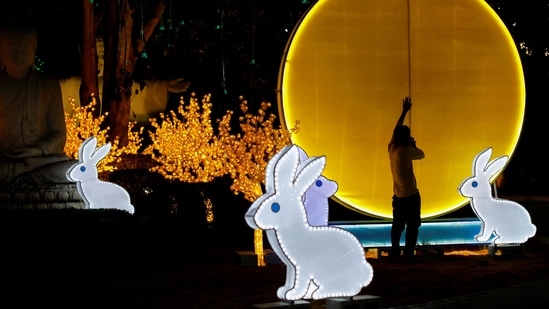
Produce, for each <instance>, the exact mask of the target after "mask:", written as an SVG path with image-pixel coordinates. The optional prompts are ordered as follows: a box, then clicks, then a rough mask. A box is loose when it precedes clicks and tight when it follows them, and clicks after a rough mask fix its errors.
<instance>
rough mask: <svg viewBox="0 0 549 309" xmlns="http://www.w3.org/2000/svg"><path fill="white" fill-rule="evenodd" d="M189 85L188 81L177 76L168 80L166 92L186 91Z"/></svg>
mask: <svg viewBox="0 0 549 309" xmlns="http://www.w3.org/2000/svg"><path fill="white" fill-rule="evenodd" d="M190 86H191V83H190V82H185V81H184V78H177V79H172V80H170V81H168V92H171V93H181V92H185V91H187V89H189V87H190Z"/></svg>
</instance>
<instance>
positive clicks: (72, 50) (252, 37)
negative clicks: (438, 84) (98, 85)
mask: <svg viewBox="0 0 549 309" xmlns="http://www.w3.org/2000/svg"><path fill="white" fill-rule="evenodd" d="M90 1H92V2H93V3H94V6H95V13H96V14H95V15H96V21H97V22H98V27H97V35H98V37H101V36H102V35H103V34H104V31H105V27H104V26H103V25H102V21H103V20H104V19H103V17H102V14H103V11H104V9H105V6H106V4H107V1H108V0H90ZM154 1H156V0H135V1H132V2H131V3H132V5H133V8H134V9H135V13H134V18H135V19H136V21H137V23H138V24H139V22H140V20H141V17H144V18H145V19H146V17H147V13H148V12H149V11H148V8H149V7H150V4H151V3H152V2H154ZM315 2H316V1H315V0H261V1H260V0H230V1H229V0H185V1H175V0H165V3H166V10H165V11H164V15H163V18H162V21H161V23H160V25H159V26H158V27H157V28H156V30H155V34H154V35H153V36H152V38H151V39H150V40H149V41H148V42H147V45H146V47H145V54H144V55H143V57H142V58H141V59H140V60H139V61H138V63H137V65H136V71H135V73H136V74H135V79H136V80H137V81H138V82H139V81H143V80H163V79H172V78H178V77H183V78H185V79H186V80H188V81H191V87H190V89H189V91H190V92H195V93H196V94H197V95H198V96H202V95H203V94H206V93H211V94H212V101H213V102H215V104H214V106H213V107H212V108H213V111H212V115H213V117H220V115H222V114H223V113H224V112H225V111H226V110H228V109H232V110H237V109H238V103H239V100H238V97H239V96H241V95H242V96H244V97H245V98H246V99H248V101H249V102H250V107H251V108H252V110H254V104H259V103H261V101H269V102H272V103H276V91H277V80H278V73H279V67H280V62H281V59H282V56H283V52H284V50H285V47H286V44H287V42H288V39H289V37H290V35H291V32H292V30H293V28H294V27H295V26H296V24H297V23H298V22H299V20H300V18H301V17H302V16H303V15H304V14H305V13H306V11H307V10H308V8H309V7H311V6H312V5H313V4H314V3H315ZM487 3H488V4H489V5H490V6H491V7H492V8H493V9H494V10H495V11H496V12H497V14H498V15H499V16H500V18H501V19H502V20H503V22H504V23H505V24H506V26H507V27H508V29H509V31H510V33H511V34H512V36H513V38H514V40H515V43H516V46H517V50H518V51H519V53H520V57H521V60H522V64H523V68H524V74H525V79H526V90H527V92H526V93H527V98H526V117H525V121H524V127H523V133H522V136H521V139H520V142H519V147H518V148H517V150H516V153H515V154H514V157H513V158H512V160H511V163H510V165H509V167H508V168H507V169H506V171H505V175H506V183H507V184H508V186H507V187H508V188H510V187H512V188H513V189H512V190H511V191H513V190H515V191H519V192H516V193H525V194H545V193H546V192H547V190H546V189H545V188H546V187H547V186H549V181H547V180H546V179H545V178H546V176H545V175H546V174H548V173H549V163H547V162H546V161H547V159H546V158H545V155H544V154H543V153H542V152H541V151H540V150H539V148H542V145H543V144H542V142H544V141H545V140H546V137H545V136H546V135H547V134H546V132H547V128H546V125H545V121H546V119H545V118H546V115H547V114H548V107H547V106H548V104H547V103H548V101H549V87H547V85H548V83H549V51H548V48H549V42H548V41H549V37H548V36H547V35H546V34H547V33H548V32H549V0H524V1H523V0H521V1H518V0H499V1H496V0H487ZM0 5H1V7H0V18H1V20H2V22H5V21H6V20H8V19H13V18H16V19H19V20H24V21H26V22H29V23H31V24H33V25H34V26H35V28H36V29H38V32H39V38H40V43H39V50H38V55H37V56H38V58H39V61H37V65H38V66H39V67H40V69H41V70H43V71H45V72H47V73H50V74H52V75H55V76H57V77H59V78H68V77H70V76H74V75H78V74H79V71H80V63H79V38H80V30H79V29H80V22H81V21H80V10H79V7H80V5H81V3H80V1H79V0H51V1H38V0H2V1H1V2H0ZM139 30H140V28H139V27H137V28H136V31H139ZM497 52H498V51H497V50H494V53H497ZM145 55H146V57H145ZM178 101H179V97H178V96H177V95H172V97H171V98H170V103H169V105H168V107H169V108H173V107H174V106H177V105H178ZM273 106H274V108H276V104H273ZM501 108H505V107H504V106H502V107H501ZM275 112H276V111H275ZM510 193H515V192H510Z"/></svg>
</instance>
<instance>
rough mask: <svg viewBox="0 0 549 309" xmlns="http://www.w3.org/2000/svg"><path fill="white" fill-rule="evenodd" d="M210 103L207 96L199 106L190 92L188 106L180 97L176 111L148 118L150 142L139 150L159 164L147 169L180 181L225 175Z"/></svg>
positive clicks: (198, 180) (210, 179) (206, 179)
mask: <svg viewBox="0 0 549 309" xmlns="http://www.w3.org/2000/svg"><path fill="white" fill-rule="evenodd" d="M211 106H212V103H211V102H210V95H206V96H204V98H203V100H202V105H200V104H199V102H198V99H197V98H196V96H194V94H193V95H192V96H191V98H190V100H189V104H188V105H185V102H184V101H183V98H181V101H180V104H179V107H178V109H177V112H175V111H171V112H170V114H168V115H164V114H161V115H160V122H157V120H156V119H151V120H150V121H151V125H152V127H153V128H154V130H152V131H151V132H149V135H150V137H151V140H152V144H151V145H150V146H148V147H147V148H146V149H145V150H144V152H143V153H144V154H148V155H150V156H151V158H152V159H154V160H155V161H157V162H159V163H160V165H158V166H155V167H153V168H151V171H153V172H158V173H160V174H161V175H162V176H164V178H166V179H168V180H179V181H183V182H210V181H212V180H214V179H215V178H217V177H221V176H223V175H225V174H227V172H226V168H225V167H224V165H223V163H224V162H223V161H222V156H221V152H222V148H221V147H220V144H219V140H218V138H217V137H216V136H215V134H214V130H213V128H212V123H211V119H210V114H211Z"/></svg>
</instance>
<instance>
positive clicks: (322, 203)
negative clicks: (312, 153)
mask: <svg viewBox="0 0 549 309" xmlns="http://www.w3.org/2000/svg"><path fill="white" fill-rule="evenodd" d="M298 150H299V162H304V161H305V160H307V159H308V158H309V156H308V155H307V153H306V152H305V150H303V149H302V148H301V147H298ZM337 188H338V186H337V183H336V182H335V181H333V180H330V179H328V178H326V177H324V176H322V175H320V176H319V177H318V179H317V180H316V181H315V182H314V183H313V184H312V185H311V186H310V187H309V189H307V191H306V192H305V195H304V196H303V204H304V205H305V210H306V212H307V221H309V224H310V225H314V226H325V225H328V214H329V204H328V199H329V198H330V197H331V196H332V195H334V194H335V193H336V192H337Z"/></svg>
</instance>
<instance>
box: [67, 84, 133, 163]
mask: <svg viewBox="0 0 549 309" xmlns="http://www.w3.org/2000/svg"><path fill="white" fill-rule="evenodd" d="M68 100H69V103H70V106H71V109H70V111H69V112H65V124H66V127H67V140H66V142H65V148H64V153H65V155H66V156H68V157H69V158H72V159H78V150H79V148H80V145H81V144H82V143H83V142H84V141H85V140H86V139H87V138H88V137H90V136H95V137H96V138H97V141H98V143H99V144H100V145H103V144H105V143H107V138H108V135H107V131H108V128H105V129H100V128H101V127H102V124H103V121H104V120H105V116H107V113H105V114H104V115H101V116H99V117H94V116H93V111H94V110H95V106H96V104H97V101H96V99H95V96H94V95H93V94H92V102H91V103H90V104H89V105H83V106H76V103H75V101H74V99H72V98H70V97H69V98H68ZM134 126H135V122H130V123H129V124H128V145H127V146H125V147H119V146H118V139H116V140H115V141H114V142H113V143H112V146H111V150H110V152H109V155H107V157H105V158H104V159H103V160H101V162H100V163H99V164H98V165H97V169H98V171H99V172H104V171H108V172H112V171H114V170H116V163H118V162H120V160H121V157H122V156H123V155H126V154H137V152H138V150H139V149H140V148H141V142H142V138H141V137H140V136H141V134H142V130H143V128H141V129H140V130H139V131H135V130H133V127H134Z"/></svg>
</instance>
